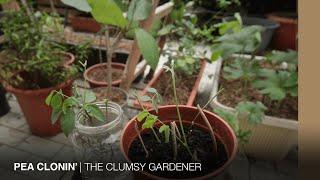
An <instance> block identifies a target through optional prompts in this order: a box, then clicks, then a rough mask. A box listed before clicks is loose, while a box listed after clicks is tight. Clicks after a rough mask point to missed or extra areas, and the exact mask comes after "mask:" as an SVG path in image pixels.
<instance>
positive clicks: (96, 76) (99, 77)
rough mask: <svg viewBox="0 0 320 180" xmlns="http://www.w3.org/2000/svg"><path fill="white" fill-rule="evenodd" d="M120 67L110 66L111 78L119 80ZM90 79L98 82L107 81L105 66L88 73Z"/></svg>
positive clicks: (120, 75) (121, 71) (120, 74)
mask: <svg viewBox="0 0 320 180" xmlns="http://www.w3.org/2000/svg"><path fill="white" fill-rule="evenodd" d="M122 73H123V70H122V69H116V68H112V80H113V81H115V80H119V79H121V78H122ZM88 76H89V78H90V79H93V80H95V81H99V82H107V81H108V72H107V70H106V68H105V67H101V68H96V69H95V71H92V72H91V73H89V74H88Z"/></svg>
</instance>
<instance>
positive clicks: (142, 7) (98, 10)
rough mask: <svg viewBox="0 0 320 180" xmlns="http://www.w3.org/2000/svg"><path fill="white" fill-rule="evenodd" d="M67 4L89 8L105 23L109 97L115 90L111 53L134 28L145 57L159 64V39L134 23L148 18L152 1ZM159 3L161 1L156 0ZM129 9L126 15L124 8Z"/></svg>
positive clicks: (90, 0)
mask: <svg viewBox="0 0 320 180" xmlns="http://www.w3.org/2000/svg"><path fill="white" fill-rule="evenodd" d="M62 2H64V3H65V4H67V5H69V6H72V7H74V8H76V9H78V10H80V11H84V12H90V13H91V15H92V16H93V18H94V19H95V20H96V21H97V22H99V23H101V24H103V25H104V26H105V28H104V29H105V43H106V56H107V67H108V68H107V72H108V77H107V79H108V88H107V94H108V97H110V95H111V90H112V86H111V84H112V66H111V63H112V56H113V53H114V51H115V49H116V48H118V45H119V43H120V41H121V39H122V38H123V37H124V36H125V35H126V34H127V33H128V32H134V34H135V38H136V41H137V44H138V46H139V48H140V51H141V53H142V55H143V57H144V58H145V59H146V60H147V62H148V63H149V65H150V66H151V68H152V69H155V68H156V66H157V64H158V59H159V50H158V46H157V43H156V40H155V39H154V38H153V37H152V35H151V34H149V33H148V32H147V31H145V30H144V29H141V28H139V27H137V26H134V24H137V23H138V22H139V21H142V20H146V19H147V18H148V17H149V16H150V14H151V12H152V1H149V0H132V1H130V3H129V6H128V9H126V8H125V7H126V6H125V5H124V4H123V2H122V1H113V0H105V1H96V0H81V1H73V0H63V1H62ZM155 3H156V4H158V1H155ZM125 11H127V13H126V15H124V12H125ZM111 29H112V31H114V32H115V36H114V40H112V39H111V36H110V31H111Z"/></svg>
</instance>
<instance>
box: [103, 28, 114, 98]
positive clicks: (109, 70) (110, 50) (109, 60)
mask: <svg viewBox="0 0 320 180" xmlns="http://www.w3.org/2000/svg"><path fill="white" fill-rule="evenodd" d="M105 37H106V38H105V42H106V55H107V73H108V75H107V76H108V77H107V78H108V81H107V83H108V87H107V97H110V95H111V90H112V66H111V64H112V54H113V48H112V46H111V45H110V37H109V29H108V28H107V30H106V32H105Z"/></svg>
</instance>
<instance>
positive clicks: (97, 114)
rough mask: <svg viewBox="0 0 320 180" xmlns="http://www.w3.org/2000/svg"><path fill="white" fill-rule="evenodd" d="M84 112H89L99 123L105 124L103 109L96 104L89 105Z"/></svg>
mask: <svg viewBox="0 0 320 180" xmlns="http://www.w3.org/2000/svg"><path fill="white" fill-rule="evenodd" d="M83 108H84V110H85V111H87V112H88V114H89V115H90V116H91V117H93V118H95V119H97V120H98V121H101V122H104V121H105V120H106V118H105V116H104V114H103V112H102V111H101V109H100V108H99V107H98V106H97V105H95V104H87V105H85V106H84V107H83Z"/></svg>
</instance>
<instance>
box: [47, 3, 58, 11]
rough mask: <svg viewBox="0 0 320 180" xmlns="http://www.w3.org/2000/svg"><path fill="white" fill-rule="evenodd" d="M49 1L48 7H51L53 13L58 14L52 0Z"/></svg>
mask: <svg viewBox="0 0 320 180" xmlns="http://www.w3.org/2000/svg"><path fill="white" fill-rule="evenodd" d="M49 1H50V7H51V10H52V12H53V13H55V14H58V12H57V9H56V8H55V7H54V3H53V1H52V0H49Z"/></svg>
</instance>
